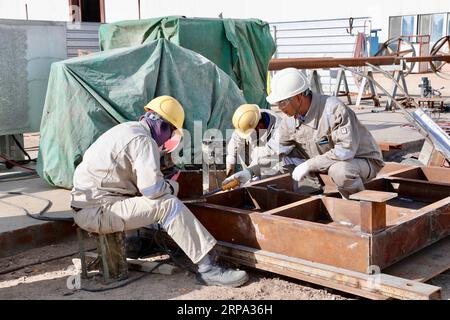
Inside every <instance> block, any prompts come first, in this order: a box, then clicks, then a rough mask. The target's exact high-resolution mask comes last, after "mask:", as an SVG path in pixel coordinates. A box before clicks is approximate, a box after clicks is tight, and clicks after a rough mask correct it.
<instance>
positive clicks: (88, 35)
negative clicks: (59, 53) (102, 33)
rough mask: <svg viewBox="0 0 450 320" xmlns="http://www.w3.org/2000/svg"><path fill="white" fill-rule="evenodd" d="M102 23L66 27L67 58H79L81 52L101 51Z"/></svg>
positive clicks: (84, 23) (85, 23)
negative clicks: (99, 38) (99, 39)
mask: <svg viewBox="0 0 450 320" xmlns="http://www.w3.org/2000/svg"><path fill="white" fill-rule="evenodd" d="M99 27H100V23H91V22H83V23H81V24H70V23H67V25H66V38H67V44H66V45H67V57H68V58H73V57H77V56H78V55H79V53H80V52H97V51H100V47H99V43H98V28H99Z"/></svg>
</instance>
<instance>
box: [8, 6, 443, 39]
mask: <svg viewBox="0 0 450 320" xmlns="http://www.w3.org/2000/svg"><path fill="white" fill-rule="evenodd" d="M25 4H27V6H28V18H29V19H30V20H53V21H67V20H68V16H69V8H68V1H67V0H13V1H12V0H0V18H4V19H25V18H26V13H25ZM140 9H141V10H140V11H141V18H154V17H160V16H167V15H185V16H187V17H218V16H219V14H220V13H222V15H223V17H226V18H259V19H262V20H265V21H268V22H277V21H297V20H314V19H330V18H345V17H361V16H370V17H372V28H374V29H382V32H381V34H380V40H381V41H384V40H386V39H387V38H388V31H389V16H396V15H409V14H419V13H438V12H450V1H446V0H429V1H424V0H395V1H392V0H377V1H374V0H366V1H361V0H348V1H344V2H342V1H335V0H324V1H309V2H305V1H294V0H276V1H273V0H245V1H243V0H227V1H220V2H218V1H211V0H189V1H188V0H178V1H176V0H172V1H167V0H141V8H140ZM138 13H139V8H138V0H127V1H123V0H105V18H106V22H114V21H119V20H129V19H138V17H139V16H138Z"/></svg>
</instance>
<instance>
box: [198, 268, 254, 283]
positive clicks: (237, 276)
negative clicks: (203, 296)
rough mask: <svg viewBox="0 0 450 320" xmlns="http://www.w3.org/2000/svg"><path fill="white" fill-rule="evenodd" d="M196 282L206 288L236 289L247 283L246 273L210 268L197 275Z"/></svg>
mask: <svg viewBox="0 0 450 320" xmlns="http://www.w3.org/2000/svg"><path fill="white" fill-rule="evenodd" d="M197 281H198V282H200V283H201V284H205V285H207V286H222V287H233V288H237V287H240V286H242V285H243V284H245V283H246V282H247V281H248V275H247V272H245V271H243V270H233V269H227V268H224V267H220V266H217V265H213V266H211V268H210V269H209V270H208V271H203V272H199V273H197Z"/></svg>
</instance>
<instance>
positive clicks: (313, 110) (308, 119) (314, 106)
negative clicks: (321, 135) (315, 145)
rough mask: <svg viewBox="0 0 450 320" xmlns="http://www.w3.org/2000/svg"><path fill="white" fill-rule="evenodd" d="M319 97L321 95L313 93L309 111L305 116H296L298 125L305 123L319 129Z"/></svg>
mask: <svg viewBox="0 0 450 320" xmlns="http://www.w3.org/2000/svg"><path fill="white" fill-rule="evenodd" d="M319 99H320V96H319V95H317V94H314V93H312V98H311V105H310V106H309V109H308V112H306V114H305V115H304V116H301V115H297V116H295V123H296V127H299V126H300V125H305V126H308V127H311V128H313V129H317V125H318V123H319Z"/></svg>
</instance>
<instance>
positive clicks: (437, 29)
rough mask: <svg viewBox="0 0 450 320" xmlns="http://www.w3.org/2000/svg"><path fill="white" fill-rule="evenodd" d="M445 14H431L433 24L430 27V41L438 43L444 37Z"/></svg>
mask: <svg viewBox="0 0 450 320" xmlns="http://www.w3.org/2000/svg"><path fill="white" fill-rule="evenodd" d="M445 18H446V17H445V14H444V13H440V14H433V20H432V21H433V22H432V25H431V41H432V42H435V41H438V40H439V39H440V38H442V37H443V36H444V31H445V29H444V28H445V27H444V25H445Z"/></svg>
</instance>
